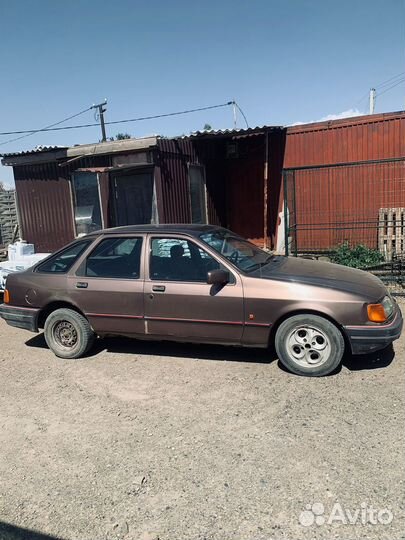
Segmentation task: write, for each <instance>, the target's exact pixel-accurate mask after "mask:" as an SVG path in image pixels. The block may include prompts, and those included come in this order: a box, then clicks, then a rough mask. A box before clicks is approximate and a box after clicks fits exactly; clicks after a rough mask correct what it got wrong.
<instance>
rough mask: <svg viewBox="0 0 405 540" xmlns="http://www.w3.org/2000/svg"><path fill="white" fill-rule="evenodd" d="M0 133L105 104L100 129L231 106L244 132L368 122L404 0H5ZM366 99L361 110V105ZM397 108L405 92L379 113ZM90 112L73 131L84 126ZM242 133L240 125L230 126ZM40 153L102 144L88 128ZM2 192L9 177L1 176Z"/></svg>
mask: <svg viewBox="0 0 405 540" xmlns="http://www.w3.org/2000/svg"><path fill="white" fill-rule="evenodd" d="M0 35H1V43H2V46H1V50H0V69H1V79H0V81H1V82H0V132H3V131H13V130H19V129H34V128H41V127H44V126H46V125H48V124H51V123H54V122H57V121H58V120H61V119H63V118H65V117H67V116H70V115H72V114H75V113H76V112H78V111H81V110H83V109H85V108H87V107H88V106H90V105H91V104H92V103H94V102H98V101H102V100H103V99H104V98H107V99H108V111H107V114H106V119H107V120H116V119H122V118H133V117H137V116H143V115H152V114H159V113H165V112H171V111H177V110H182V109H187V108H194V107H200V106H205V105H212V104H217V103H223V102H226V101H228V100H231V99H233V98H235V99H236V100H237V101H238V103H239V104H240V105H241V107H242V108H243V110H244V112H245V113H246V116H247V118H248V121H249V124H250V125H251V126H255V125H263V124H269V125H285V124H291V123H295V122H300V121H301V122H305V121H315V120H319V119H321V118H324V117H326V116H328V115H339V114H341V113H343V112H345V111H350V110H355V111H356V110H358V111H360V112H363V111H366V110H367V106H368V101H367V97H366V94H367V92H368V90H369V88H370V87H371V86H375V85H378V84H379V83H381V82H383V81H385V80H387V79H389V78H390V77H393V76H395V75H397V74H399V73H402V72H405V0H384V1H383V0H350V1H349V0H338V1H336V0H335V1H333V0H252V1H250V2H247V1H246V0H245V1H241V0H216V1H212V0H205V1H204V2H191V1H190V0H172V1H170V2H169V1H161V0H157V1H154V2H144V1H142V2H141V1H137V0H132V1H130V0H119V1H116V2H101V1H100V0H99V1H95V0H87V1H86V0H71V1H70V2H59V1H55V0H36V1H35V2H32V1H28V0H15V1H14V2H12V1H10V0H0ZM362 98H363V99H362ZM402 109H405V82H402V83H401V84H399V85H398V86H396V87H395V88H393V89H392V90H390V91H387V92H385V93H384V94H382V95H381V96H379V95H378V94H377V102H376V112H386V111H393V110H402ZM92 121H94V117H93V113H92V112H87V113H85V114H84V115H83V116H80V117H79V118H77V119H75V120H74V121H71V122H69V123H70V124H72V123H90V122H92ZM238 122H239V125H240V126H241V127H243V122H242V119H241V118H239V120H238ZM205 123H209V124H211V125H212V126H213V127H214V128H225V127H232V114H231V109H230V108H226V109H218V110H215V111H206V112H201V113H196V114H192V115H188V116H180V117H174V118H170V119H157V120H153V121H147V122H139V123H136V124H127V125H124V126H121V125H120V126H111V128H108V135H110V136H112V135H114V134H116V133H117V132H119V131H126V132H129V133H130V134H132V135H133V136H143V135H148V134H151V133H158V134H162V135H177V134H183V133H189V132H190V131H193V130H196V129H202V128H203V126H204V124H205ZM10 138H12V137H10V136H0V153H1V152H11V151H18V150H23V149H30V148H32V147H34V146H35V145H38V144H59V145H71V144H78V143H86V142H94V141H97V140H99V130H98V129H97V128H90V129H83V130H74V131H63V132H54V133H52V132H51V133H41V134H36V135H34V136H31V137H27V138H24V139H21V140H20V141H16V142H14V143H11V144H7V145H3V144H2V143H3V142H5V141H7V140H8V139H10ZM0 180H3V181H5V182H6V183H7V184H11V183H12V171H11V169H10V168H8V167H0Z"/></svg>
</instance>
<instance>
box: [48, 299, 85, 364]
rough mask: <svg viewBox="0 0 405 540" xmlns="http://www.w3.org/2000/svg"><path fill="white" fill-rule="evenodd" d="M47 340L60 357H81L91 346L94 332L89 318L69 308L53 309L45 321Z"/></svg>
mask: <svg viewBox="0 0 405 540" xmlns="http://www.w3.org/2000/svg"><path fill="white" fill-rule="evenodd" d="M44 334H45V341H46V343H47V345H48V347H49V348H50V349H51V351H53V352H54V354H56V356H59V357H60V358H80V357H81V356H83V355H84V354H86V352H87V351H88V350H89V349H90V348H91V346H92V345H93V341H94V337H95V336H94V332H93V330H92V329H91V326H90V324H89V322H88V320H87V319H86V318H85V317H83V315H81V314H80V313H78V312H77V311H74V310H73V309H68V308H62V309H57V310H55V311H53V312H52V313H51V314H50V315H49V316H48V318H47V319H46V321H45V329H44Z"/></svg>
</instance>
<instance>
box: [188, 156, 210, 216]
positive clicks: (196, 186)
mask: <svg viewBox="0 0 405 540" xmlns="http://www.w3.org/2000/svg"><path fill="white" fill-rule="evenodd" d="M188 178H189V190H190V208H191V223H207V196H206V189H205V175H204V168H203V167H200V166H198V165H190V166H189V169H188Z"/></svg>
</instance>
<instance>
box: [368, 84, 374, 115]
mask: <svg viewBox="0 0 405 540" xmlns="http://www.w3.org/2000/svg"><path fill="white" fill-rule="evenodd" d="M374 109H375V88H370V108H369V114H374Z"/></svg>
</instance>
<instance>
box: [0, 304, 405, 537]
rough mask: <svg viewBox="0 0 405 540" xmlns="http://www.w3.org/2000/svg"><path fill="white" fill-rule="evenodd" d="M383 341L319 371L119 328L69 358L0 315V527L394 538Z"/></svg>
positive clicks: (394, 471) (400, 388) (397, 392)
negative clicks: (299, 370)
mask: <svg viewBox="0 0 405 540" xmlns="http://www.w3.org/2000/svg"><path fill="white" fill-rule="evenodd" d="M404 307H405V305H404ZM394 351H395V354H394V352H393V350H392V349H388V350H385V351H383V352H382V353H379V354H375V355H373V356H369V357H366V358H363V359H361V358H355V359H350V358H347V359H346V360H345V365H344V366H343V368H342V369H341V371H340V372H339V373H337V374H335V375H333V376H330V377H326V378H322V379H308V378H300V377H297V376H294V375H291V374H289V373H287V372H286V371H284V370H283V369H281V368H280V366H279V364H278V362H277V360H272V359H271V356H269V355H268V353H265V352H263V351H257V350H246V349H245V350H242V349H240V350H239V349H229V348H222V347H206V346H192V345H176V344H167V343H164V344H162V343H139V342H136V341H131V340H126V339H108V340H103V341H102V340H100V341H99V342H98V343H97V345H96V348H95V350H94V351H93V354H92V355H91V356H90V357H89V358H87V359H84V360H69V361H68V360H60V359H57V358H56V357H54V356H53V354H52V353H50V352H49V351H48V350H47V349H46V347H45V343H44V340H43V337H42V335H34V334H29V333H27V332H25V331H23V330H18V329H13V328H10V327H8V326H7V325H6V324H5V323H4V322H3V321H0V373H1V396H0V424H1V430H0V480H1V482H0V521H1V522H2V523H1V524H0V538H1V539H2V540H3V539H7V540H9V539H10V540H11V539H13V540H15V539H18V540H20V539H22V538H29V539H37V540H41V539H43V540H45V538H47V539H48V538H55V537H57V538H62V539H64V540H99V539H100V540H103V539H106V540H121V539H125V540H138V539H142V540H156V539H157V538H159V539H160V540H183V539H184V540H186V539H187V540H203V539H206V540H230V539H232V540H270V539H291V540H292V539H310V538H311V539H313V538H315V539H332V538H338V539H342V540H343V539H345V540H346V539H349V538H350V539H357V538H371V539H376V540H377V539H378V540H383V539H387V540H388V539H389V540H397V539H400V538H405V533H404V531H405V526H404V525H405V520H404V510H405V508H404V469H405V447H404V439H405V431H404V426H405V407H404V401H405V377H404V360H405V336H404V337H403V338H402V339H401V340H400V341H398V342H396V343H395V346H394ZM314 503H318V504H315V506H314V507H313V508H312V506H311V505H313V504H314ZM308 505H309V507H308ZM322 505H323V507H322ZM339 508H340V510H339ZM370 509H375V510H376V511H379V512H380V514H378V515H377V513H376V512H375V513H374V514H373V513H372V510H370ZM313 511H315V513H316V516H315V514H314V512H313ZM303 512H304V513H303ZM370 515H371V517H370ZM348 516H349V517H348ZM350 516H351V518H352V520H354V521H355V523H354V524H350V523H349V518H350ZM376 516H377V517H376ZM315 517H316V519H317V522H316V523H313V521H314V519H315ZM27 530H31V531H37V533H38V534H37V535H34V533H33V532H27ZM39 533H41V534H39ZM46 535H49V537H48V536H46Z"/></svg>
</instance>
